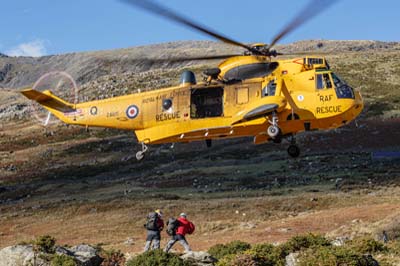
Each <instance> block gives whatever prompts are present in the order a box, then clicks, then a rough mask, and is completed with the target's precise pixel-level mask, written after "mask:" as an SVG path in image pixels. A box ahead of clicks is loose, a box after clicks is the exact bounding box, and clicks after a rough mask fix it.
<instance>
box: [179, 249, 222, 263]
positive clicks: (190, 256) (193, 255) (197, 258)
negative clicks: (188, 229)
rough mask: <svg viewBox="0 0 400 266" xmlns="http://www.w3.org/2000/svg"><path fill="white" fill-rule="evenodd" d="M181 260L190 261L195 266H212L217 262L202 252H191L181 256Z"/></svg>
mask: <svg viewBox="0 0 400 266" xmlns="http://www.w3.org/2000/svg"><path fill="white" fill-rule="evenodd" d="M181 259H183V260H187V261H190V262H192V263H194V265H196V266H214V263H215V262H217V261H218V260H217V259H216V258H214V257H213V256H211V255H210V254H209V253H207V252H204V251H191V252H188V253H185V254H183V255H182V256H181Z"/></svg>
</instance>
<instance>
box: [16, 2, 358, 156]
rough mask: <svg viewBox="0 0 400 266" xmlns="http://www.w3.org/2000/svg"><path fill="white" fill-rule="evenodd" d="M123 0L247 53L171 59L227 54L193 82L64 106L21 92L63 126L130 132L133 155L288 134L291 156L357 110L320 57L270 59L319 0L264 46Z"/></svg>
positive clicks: (185, 76) (188, 78)
mask: <svg viewBox="0 0 400 266" xmlns="http://www.w3.org/2000/svg"><path fill="white" fill-rule="evenodd" d="M125 2H127V3H129V4H133V5H135V6H137V7H140V8H143V9H145V10H147V11H150V12H153V13H155V14H157V15H160V16H163V17H166V18H168V19H171V20H173V21H175V22H178V23H181V24H183V25H185V26H188V27H191V28H192V29H195V30H198V31H200V32H203V33H205V34H208V35H210V36H212V37H214V38H217V39H218V40H221V41H223V42H225V43H229V44H232V45H236V46H240V47H242V48H244V49H245V50H246V52H245V53H244V54H242V55H222V56H205V57H198V58H184V59H182V58H177V59H176V58H175V59H171V61H173V60H175V61H178V60H207V59H225V60H224V61H222V62H221V63H220V64H219V65H218V67H216V68H212V69H207V70H206V71H204V75H205V79H204V81H203V82H199V83H197V81H196V77H195V75H194V73H193V72H191V71H184V72H183V73H182V76H181V82H180V84H179V85H178V86H175V87H169V88H164V89H158V90H153V91H148V92H143V93H136V94H130V95H124V96H119V97H114V98H108V99H104V100H97V101H89V102H82V103H69V102H67V101H65V100H63V99H61V98H59V97H57V96H56V95H54V94H52V93H51V91H49V90H46V91H43V92H40V91H37V90H34V89H25V90H23V91H21V93H22V94H23V95H25V96H26V97H27V98H29V99H31V100H34V101H36V102H37V103H39V104H40V105H42V106H43V107H44V108H45V109H47V110H48V111H49V112H51V113H52V114H54V115H55V116H56V117H57V118H59V119H60V120H61V121H63V122H65V123H67V124H74V125H82V126H86V127H107V128H117V129H124V130H131V131H134V133H135V134H136V137H137V139H138V141H139V142H140V143H141V144H142V149H141V150H140V151H138V152H137V153H136V158H137V160H141V159H143V157H144V155H145V152H146V151H147V150H148V148H147V145H148V144H161V143H176V142H191V141H204V140H205V141H206V143H207V146H211V141H212V140H213V139H226V138H236V137H244V136H253V137H254V143H255V144H260V143H265V142H268V141H273V142H276V143H280V142H281V140H282V139H283V138H287V139H289V141H290V146H289V147H288V149H287V151H288V154H289V155H290V156H292V157H297V156H299V154H300V149H299V147H298V146H297V145H296V141H295V134H296V133H298V132H302V131H314V130H326V129H333V128H338V127H340V126H343V125H345V124H348V123H349V122H350V121H352V120H353V119H355V118H356V117H357V116H358V115H359V114H360V112H361V111H362V109H363V100H362V97H361V94H360V92H359V91H357V90H354V89H353V88H351V87H350V86H349V85H348V84H346V82H345V81H343V80H342V79H340V78H339V77H338V76H337V75H336V74H335V73H333V72H332V71H331V69H330V67H329V64H328V62H327V61H326V59H325V58H324V57H320V56H303V57H296V58H292V59H285V60H276V61H272V60H271V57H275V56H278V55H281V54H280V53H278V52H276V51H275V50H272V49H271V48H272V47H273V46H274V45H275V44H276V43H277V42H278V41H279V40H280V39H281V38H282V37H283V36H285V35H286V34H288V33H289V32H290V31H292V30H293V29H294V28H296V27H298V26H299V25H301V24H302V23H304V22H305V21H306V20H308V19H309V18H310V17H312V16H313V14H315V13H318V12H315V11H316V9H322V8H326V5H325V6H321V5H320V2H321V1H317V0H314V1H312V2H310V4H309V5H308V6H306V8H305V9H304V10H302V11H301V12H300V14H299V15H298V16H297V17H295V19H294V20H293V21H292V22H291V23H289V24H288V26H287V27H285V28H284V29H283V30H282V31H281V32H280V33H279V34H278V35H277V36H276V37H275V38H274V39H273V40H272V42H271V44H269V45H265V44H254V45H246V44H243V43H240V42H236V41H234V40H232V39H230V38H228V37H225V36H222V35H220V34H218V33H215V32H214V31H212V30H210V29H208V28H206V27H203V26H200V25H199V24H197V23H194V22H193V21H191V20H189V19H187V18H186V17H184V16H182V15H178V14H177V13H175V12H172V11H171V10H169V9H167V8H166V7H163V6H161V5H159V4H157V3H155V2H153V1H150V0H147V1H143V0H142V1H140V0H127V1H125ZM322 2H324V1H322ZM332 2H334V1H330V3H332ZM325 3H326V2H325Z"/></svg>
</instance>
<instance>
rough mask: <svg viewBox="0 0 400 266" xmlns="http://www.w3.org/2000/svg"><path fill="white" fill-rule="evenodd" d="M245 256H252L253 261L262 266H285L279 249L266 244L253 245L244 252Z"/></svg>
mask: <svg viewBox="0 0 400 266" xmlns="http://www.w3.org/2000/svg"><path fill="white" fill-rule="evenodd" d="M245 254H250V255H252V256H253V259H254V260H255V261H256V262H258V263H260V264H261V265H263V266H275V265H277V266H279V265H285V259H284V258H282V257H281V256H280V249H279V248H278V247H275V246H274V245H271V244H268V243H265V244H257V245H254V246H253V247H252V248H251V249H249V250H247V251H245Z"/></svg>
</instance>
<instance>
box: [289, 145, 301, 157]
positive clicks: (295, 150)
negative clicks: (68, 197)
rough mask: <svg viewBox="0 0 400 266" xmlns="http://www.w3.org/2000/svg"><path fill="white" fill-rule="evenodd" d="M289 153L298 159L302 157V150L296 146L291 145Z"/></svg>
mask: <svg viewBox="0 0 400 266" xmlns="http://www.w3.org/2000/svg"><path fill="white" fill-rule="evenodd" d="M287 152H288V154H289V155H290V156H291V157H293V158H297V157H299V155H300V148H299V146H297V145H296V144H291V145H290V146H289V148H288V149H287Z"/></svg>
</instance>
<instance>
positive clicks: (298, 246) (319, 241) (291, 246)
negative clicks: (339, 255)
mask: <svg viewBox="0 0 400 266" xmlns="http://www.w3.org/2000/svg"><path fill="white" fill-rule="evenodd" d="M330 245H331V244H330V242H329V241H328V240H327V239H326V238H325V237H323V236H321V235H314V234H312V233H309V234H307V235H299V236H294V237H292V238H291V239H289V240H288V241H287V242H286V243H284V244H282V245H280V246H279V248H278V249H279V253H280V257H281V258H285V257H286V256H287V255H289V254H290V253H293V252H297V251H300V250H303V249H308V248H310V247H323V246H330Z"/></svg>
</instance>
